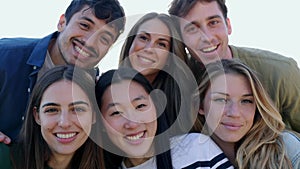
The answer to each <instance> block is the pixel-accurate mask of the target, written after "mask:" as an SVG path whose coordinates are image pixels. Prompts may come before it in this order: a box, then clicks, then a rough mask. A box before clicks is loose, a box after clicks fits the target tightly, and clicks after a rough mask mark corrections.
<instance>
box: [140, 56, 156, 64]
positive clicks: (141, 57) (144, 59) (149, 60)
mask: <svg viewBox="0 0 300 169" xmlns="http://www.w3.org/2000/svg"><path fill="white" fill-rule="evenodd" d="M139 58H140V59H141V60H142V61H143V62H145V63H153V61H152V60H151V59H148V58H145V57H143V56H139Z"/></svg>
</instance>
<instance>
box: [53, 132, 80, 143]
mask: <svg viewBox="0 0 300 169" xmlns="http://www.w3.org/2000/svg"><path fill="white" fill-rule="evenodd" d="M78 134H79V133H78V132H57V133H54V136H55V137H56V140H57V141H58V142H60V143H62V144H68V143H70V142H72V141H74V140H75V139H76V137H77V135H78Z"/></svg>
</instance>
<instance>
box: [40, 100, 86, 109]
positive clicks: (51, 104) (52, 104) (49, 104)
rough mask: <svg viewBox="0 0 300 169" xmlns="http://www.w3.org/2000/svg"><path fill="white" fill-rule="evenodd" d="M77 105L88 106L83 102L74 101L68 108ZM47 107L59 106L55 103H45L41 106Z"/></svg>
mask: <svg viewBox="0 0 300 169" xmlns="http://www.w3.org/2000/svg"><path fill="white" fill-rule="evenodd" d="M78 104H85V105H87V106H89V104H88V103H87V102H84V101H76V102H73V103H70V104H69V106H74V105H78ZM47 106H61V105H60V104H57V103H51V102H50V103H46V104H44V105H43V106H42V108H44V107H47Z"/></svg>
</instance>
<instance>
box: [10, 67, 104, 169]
mask: <svg viewBox="0 0 300 169" xmlns="http://www.w3.org/2000/svg"><path fill="white" fill-rule="evenodd" d="M88 72H90V71H87V70H84V69H81V68H79V67H74V66H71V65H64V66H57V67H54V68H53V69H50V70H49V71H47V72H46V73H45V74H44V75H43V76H42V77H41V78H40V79H39V80H38V81H37V83H36V85H35V87H34V89H33V92H32V95H31V99H30V102H29V105H28V109H27V112H26V118H25V122H24V123H23V126H22V129H21V132H20V137H19V140H18V142H17V143H16V144H17V145H16V146H15V148H14V149H12V151H11V159H12V163H13V165H14V167H15V168H18V169H43V168H45V165H46V164H47V162H48V161H49V160H50V157H51V155H52V153H51V150H50V148H49V146H48V144H47V143H46V141H45V140H44V138H43V136H42V133H41V126H40V125H38V124H37V123H36V122H35V118H34V115H33V109H34V107H37V108H38V107H40V103H41V99H42V97H43V94H44V92H45V90H46V89H47V88H48V87H49V86H50V85H52V84H53V83H55V82H58V81H61V80H68V81H70V82H72V83H76V84H77V85H78V86H79V87H80V88H81V89H82V90H83V91H84V92H85V93H86V95H87V96H88V98H89V101H90V102H91V106H92V110H93V112H96V111H97V109H98V107H97V102H96V96H95V93H94V90H93V89H94V87H95V78H94V73H92V74H93V75H91V73H88ZM91 72H93V70H92V71H91ZM93 130H94V128H93V127H92V131H91V134H92V132H93ZM103 166H104V164H103V155H102V150H101V148H100V147H98V146H97V145H96V144H95V143H94V142H93V141H92V140H91V139H90V138H88V139H87V140H86V142H85V143H84V144H83V145H82V146H81V147H80V148H79V149H78V150H77V151H76V152H75V154H74V156H73V157H72V159H71V162H70V164H69V166H68V168H81V169H96V168H99V167H103Z"/></svg>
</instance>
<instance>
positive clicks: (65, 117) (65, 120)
mask: <svg viewBox="0 0 300 169" xmlns="http://www.w3.org/2000/svg"><path fill="white" fill-rule="evenodd" d="M71 123H72V122H71V115H70V114H69V112H68V111H62V112H61V114H60V116H59V122H58V126H60V127H62V128H68V127H70V126H71Z"/></svg>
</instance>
